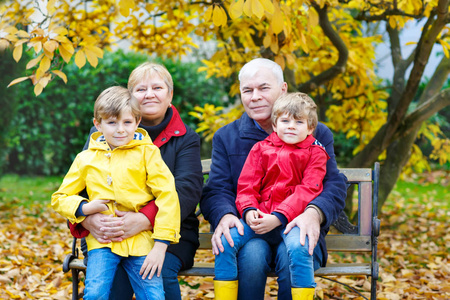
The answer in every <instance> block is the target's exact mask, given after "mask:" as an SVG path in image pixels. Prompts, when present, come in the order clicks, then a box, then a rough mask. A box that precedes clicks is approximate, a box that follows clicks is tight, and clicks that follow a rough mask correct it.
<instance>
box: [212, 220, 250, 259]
mask: <svg viewBox="0 0 450 300" xmlns="http://www.w3.org/2000/svg"><path fill="white" fill-rule="evenodd" d="M233 227H236V228H237V230H238V232H239V234H240V235H244V226H243V225H242V223H241V221H239V219H238V217H236V216H235V215H232V214H226V215H225V216H223V217H222V219H220V222H219V225H217V228H216V230H215V231H214V234H213V235H212V238H211V244H212V251H213V254H214V255H219V253H220V252H223V251H224V248H223V245H222V240H221V238H222V235H225V238H226V239H227V241H228V243H229V244H230V246H231V247H233V246H234V242H233V239H232V238H231V235H230V228H233ZM219 251H220V252H219Z"/></svg>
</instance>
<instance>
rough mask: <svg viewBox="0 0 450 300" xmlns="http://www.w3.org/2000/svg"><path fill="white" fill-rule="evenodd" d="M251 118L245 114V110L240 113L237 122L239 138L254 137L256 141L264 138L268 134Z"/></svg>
mask: <svg viewBox="0 0 450 300" xmlns="http://www.w3.org/2000/svg"><path fill="white" fill-rule="evenodd" d="M255 123H256V122H255V121H254V120H253V119H250V117H249V116H248V115H247V113H246V112H244V114H242V117H241V118H240V123H239V136H240V137H241V138H248V139H254V140H258V141H262V140H264V139H265V138H266V137H267V136H268V134H267V132H265V131H264V130H260V129H259V128H258V127H257V126H256V124H255Z"/></svg>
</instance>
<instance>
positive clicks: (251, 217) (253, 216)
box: [245, 209, 259, 226]
mask: <svg viewBox="0 0 450 300" xmlns="http://www.w3.org/2000/svg"><path fill="white" fill-rule="evenodd" d="M258 218H259V215H258V212H257V211H256V209H252V210H249V211H247V212H246V213H245V223H247V225H248V226H252V225H257V224H258V223H256V221H257V220H258Z"/></svg>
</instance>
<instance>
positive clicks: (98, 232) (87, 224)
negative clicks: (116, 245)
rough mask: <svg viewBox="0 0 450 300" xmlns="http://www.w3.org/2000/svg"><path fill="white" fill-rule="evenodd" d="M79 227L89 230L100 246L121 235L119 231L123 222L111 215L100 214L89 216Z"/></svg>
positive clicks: (121, 232)
mask: <svg viewBox="0 0 450 300" xmlns="http://www.w3.org/2000/svg"><path fill="white" fill-rule="evenodd" d="M81 225H82V226H83V227H84V228H86V229H87V230H89V231H90V233H91V234H92V236H93V237H94V238H95V239H96V240H97V241H98V242H99V243H102V244H107V243H111V242H112V241H113V239H115V238H117V237H120V236H121V235H123V231H121V229H120V228H121V227H122V225H123V221H121V220H119V219H117V218H115V217H114V216H113V215H104V214H101V213H97V214H93V215H89V216H87V217H86V218H85V219H84V220H83V222H81Z"/></svg>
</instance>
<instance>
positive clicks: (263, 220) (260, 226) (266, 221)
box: [249, 209, 281, 234]
mask: <svg viewBox="0 0 450 300" xmlns="http://www.w3.org/2000/svg"><path fill="white" fill-rule="evenodd" d="M257 213H258V216H259V218H258V219H256V220H255V221H254V222H253V224H252V225H249V226H250V228H251V229H253V231H254V232H255V233H256V234H265V233H268V232H270V231H272V230H273V229H275V228H276V227H278V226H280V225H281V221H280V219H278V218H277V217H276V216H274V215H271V214H265V213H263V212H262V211H260V210H259V209H258V210H257Z"/></svg>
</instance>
